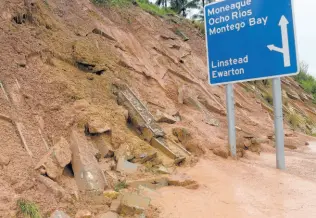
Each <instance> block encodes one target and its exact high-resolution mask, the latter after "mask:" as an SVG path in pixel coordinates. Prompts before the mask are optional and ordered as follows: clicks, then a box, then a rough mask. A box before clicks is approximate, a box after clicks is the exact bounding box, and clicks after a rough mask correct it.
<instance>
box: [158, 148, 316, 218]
mask: <svg viewBox="0 0 316 218" xmlns="http://www.w3.org/2000/svg"><path fill="white" fill-rule="evenodd" d="M249 154H250V153H249ZM250 157H251V158H247V159H241V160H238V161H234V160H223V159H220V158H218V157H212V158H208V159H202V160H200V162H199V163H198V164H197V165H196V166H195V167H193V168H187V169H181V170H180V171H183V172H185V173H187V174H188V175H190V176H191V177H192V178H193V179H195V180H196V181H198V182H199V183H200V185H201V186H200V188H199V189H198V190H188V189H184V188H181V187H166V188H163V189H160V190H159V191H158V193H159V194H158V195H155V196H153V197H152V198H153V201H152V203H153V204H154V205H155V206H158V207H159V209H160V210H161V215H160V216H161V217H163V218H167V217H168V218H180V217H181V218H211V217H221V218H223V217H231V218H236V217H256V218H257V217H293V218H294V217H295V218H296V217H316V143H310V146H309V148H306V149H305V150H297V151H289V150H287V151H286V167H287V169H286V170H285V171H279V170H277V169H275V154H273V153H262V154H261V155H260V156H257V155H254V154H250Z"/></svg>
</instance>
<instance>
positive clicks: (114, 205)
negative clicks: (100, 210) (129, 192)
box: [110, 199, 121, 213]
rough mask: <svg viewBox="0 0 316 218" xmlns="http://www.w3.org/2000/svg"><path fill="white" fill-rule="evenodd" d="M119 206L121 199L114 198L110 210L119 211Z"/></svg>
mask: <svg viewBox="0 0 316 218" xmlns="http://www.w3.org/2000/svg"><path fill="white" fill-rule="evenodd" d="M120 206H121V200H119V199H116V200H114V201H112V203H111V207H110V210H111V211H112V212H115V213H118V212H119V211H120Z"/></svg>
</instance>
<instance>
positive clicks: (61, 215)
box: [49, 210, 70, 218]
mask: <svg viewBox="0 0 316 218" xmlns="http://www.w3.org/2000/svg"><path fill="white" fill-rule="evenodd" d="M49 218H70V216H68V215H67V214H66V213H65V212H63V211H61V210H55V211H54V212H53V213H52V214H51V216H50V217H49Z"/></svg>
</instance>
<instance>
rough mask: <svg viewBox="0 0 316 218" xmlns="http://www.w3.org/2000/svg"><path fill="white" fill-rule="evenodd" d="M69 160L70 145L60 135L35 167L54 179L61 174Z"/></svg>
mask: <svg viewBox="0 0 316 218" xmlns="http://www.w3.org/2000/svg"><path fill="white" fill-rule="evenodd" d="M70 162H71V150H70V145H69V144H68V142H67V141H66V139H64V138H63V137H61V139H60V140H59V141H58V142H57V143H56V145H54V147H52V148H51V149H50V150H49V151H48V153H47V154H46V155H45V156H44V157H43V158H42V159H41V160H40V162H39V163H38V164H37V165H36V167H35V169H36V170H40V171H41V173H47V175H48V176H49V177H50V178H52V179H56V178H58V177H59V176H61V175H62V173H63V170H64V167H65V166H66V165H67V164H69V163H70Z"/></svg>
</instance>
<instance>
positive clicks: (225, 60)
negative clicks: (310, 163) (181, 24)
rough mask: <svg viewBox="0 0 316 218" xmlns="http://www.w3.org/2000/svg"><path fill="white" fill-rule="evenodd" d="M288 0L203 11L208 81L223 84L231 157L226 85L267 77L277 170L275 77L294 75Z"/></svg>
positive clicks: (223, 4) (280, 140)
mask: <svg viewBox="0 0 316 218" xmlns="http://www.w3.org/2000/svg"><path fill="white" fill-rule="evenodd" d="M292 1H293V0H277V1H276V0H245V1H244V0H242V1H241V0H229V1H228V0H226V1H219V2H213V3H211V4H208V5H206V6H205V7H204V19H205V21H204V22H205V37H206V49H207V61H208V71H209V83H210V84H211V85H220V84H228V85H227V86H226V95H227V96H226V99H227V116H228V117H227V119H228V126H229V128H228V134H229V145H230V149H231V154H232V156H233V157H235V156H236V133H235V117H234V116H235V115H234V99H233V98H234V97H233V86H232V83H236V82H245V81H252V80H259V79H269V78H273V96H274V111H275V136H276V148H277V168H279V169H284V168H285V164H284V130H283V114H282V93H281V82H280V77H282V76H290V75H295V74H297V73H298V71H299V60H298V57H297V51H296V50H297V46H296V36H295V25H294V15H293V3H292Z"/></svg>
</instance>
